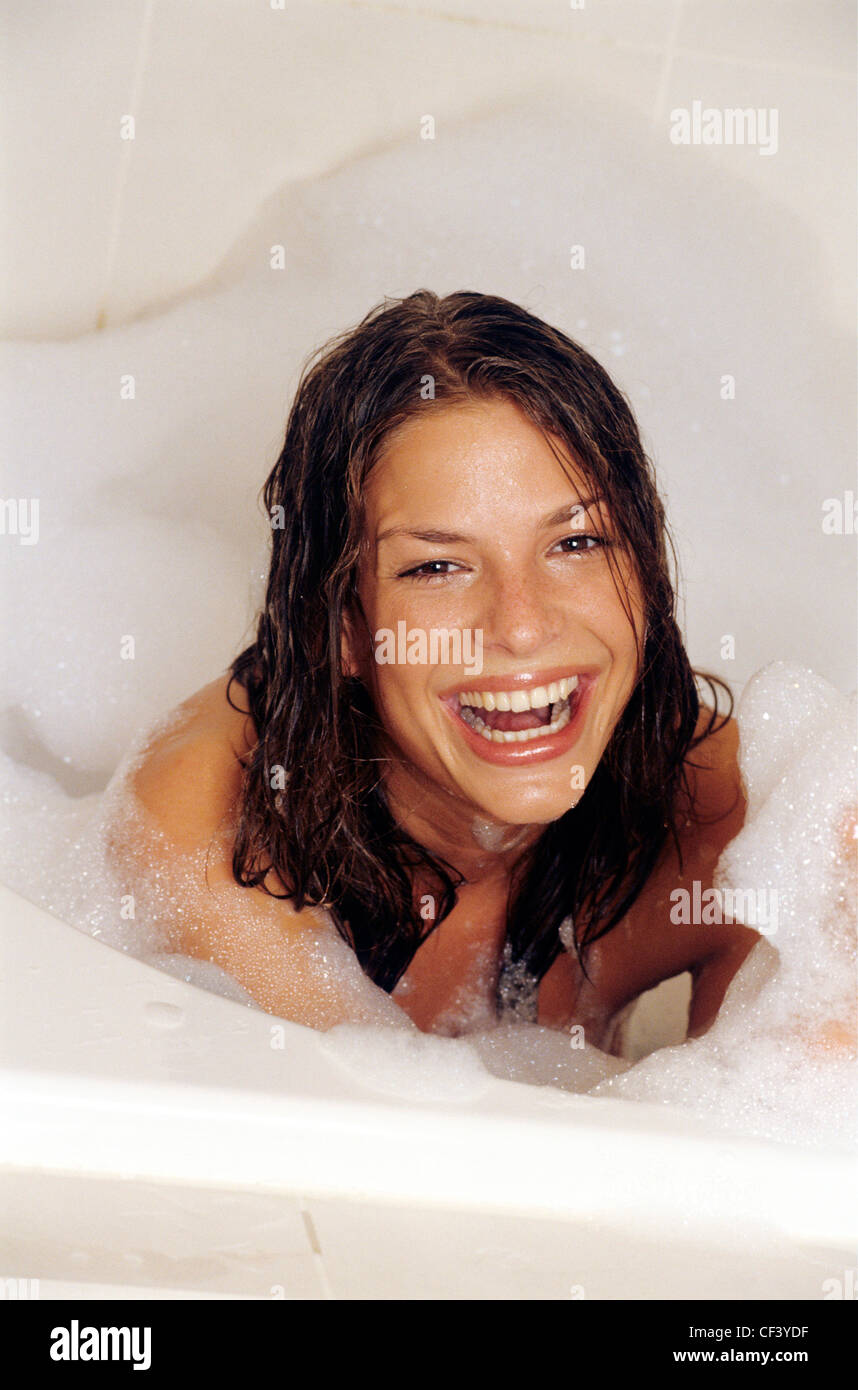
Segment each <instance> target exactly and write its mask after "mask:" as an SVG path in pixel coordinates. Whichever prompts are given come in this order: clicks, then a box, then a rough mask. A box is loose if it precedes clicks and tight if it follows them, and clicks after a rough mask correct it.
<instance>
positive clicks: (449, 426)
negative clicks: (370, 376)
mask: <svg viewBox="0 0 858 1390" xmlns="http://www.w3.org/2000/svg"><path fill="white" fill-rule="evenodd" d="M555 450H557V451H559V452H562V445H561V444H560V442H559V441H554V449H552V447H551V445H550V444H549V441H548V440H547V439H546V438H545V437H544V436H543V435H542V433H541V432H540V431H539V430H538V429H536V428H535V426H533V425H532V424H531V423H530V421H529V420H528V419H527V418H526V417H525V416H524V415H523V414H522V413H521V412H520V411H519V410H518V408H517V407H516V406H514V405H513V404H511V403H509V402H496V401H493V402H485V403H474V404H470V405H468V406H456V407H449V408H446V409H443V410H442V409H437V408H435V409H432V410H430V411H428V412H427V414H426V415H425V416H421V417H413V418H412V419H411V420H409V421H408V422H406V424H405V425H404V426H402V427H401V428H400V429H399V430H397V431H395V432H394V433H393V434H392V435H390V436H389V437H388V439H387V441H386V447H385V449H384V451H383V454H382V456H381V458H380V460H379V462H378V463H377V465H376V467H375V468H374V469H373V471H372V472H371V474H370V477H369V480H368V484H367V489H366V540H367V544H366V549H365V554H364V557H363V560H362V563H361V567H360V572H359V577H358V584H357V594H356V601H355V603H354V604H353V606H352V608H351V611H350V613H349V615H348V621H347V631H346V636H345V639H344V643H343V651H342V661H343V667H344V670H346V671H347V672H348V673H349V674H352V675H357V676H359V677H360V678H361V679H362V680H363V681H364V682H365V683H366V684H367V686H368V687H369V689H370V691H371V693H372V696H373V700H374V703H375V706H376V708H377V710H378V712H379V715H380V717H381V721H382V724H383V727H384V730H385V738H386V743H385V747H384V749H383V753H384V755H385V757H386V758H387V760H388V761H387V768H388V771H387V777H386V790H387V795H388V799H389V803H390V805H391V808H392V810H393V813H394V815H395V816H396V817H397V819H398V820H399V822H400V823H401V824H402V825H403V826H404V827H405V828H406V829H407V830H408V831H409V833H410V834H411V835H412V836H413V837H414V838H415V839H417V840H418V841H419V842H420V843H422V844H424V845H425V846H427V848H429V849H430V850H432V851H433V852H435V853H437V854H439V855H441V856H443V857H444V858H445V859H447V860H448V861H449V862H450V863H452V864H454V865H455V866H456V867H457V869H458V870H459V871H460V872H461V873H462V874H463V875H464V877H465V879H466V884H465V886H464V888H462V890H461V891H460V894H459V899H458V902H457V904H456V907H455V908H454V910H453V912H452V913H451V914H450V915H449V916H448V917H447V918H446V919H445V920H444V921H443V922H442V923H441V925H440V926H439V927H438V928H436V930H435V931H434V932H433V933H432V934H431V935H430V936H429V938H428V939H427V940H426V941H425V942H424V944H423V945H422V946H421V947H420V949H419V950H418V951H417V953H416V955H415V957H414V959H413V961H412V963H411V965H410V967H409V969H408V971H407V972H406V975H405V977H404V980H403V982H402V983H401V986H400V987H399V988H398V989H397V991H396V993H395V995H394V999H395V1000H396V1002H397V1003H398V1004H399V1006H400V1007H401V1008H402V1009H403V1010H405V1011H406V1012H407V1013H408V1014H409V1015H410V1017H411V1018H412V1019H413V1020H414V1022H415V1023H416V1024H417V1026H418V1027H419V1028H421V1029H424V1030H430V1029H432V1027H433V1026H434V1025H436V1024H437V1025H438V1026H439V1027H441V1028H442V1029H443V1030H444V1031H451V1032H455V1031H456V1026H455V1023H453V1024H450V1022H449V1020H450V1018H451V1016H452V1017H454V1016H455V1004H456V1001H457V999H458V998H459V997H460V995H461V993H462V991H463V990H465V991H468V990H470V992H471V994H472V995H473V996H479V997H482V996H485V1000H486V1003H487V1004H488V1001H489V999H490V997H491V996H492V995H493V990H494V985H493V980H494V977H495V976H496V972H497V966H498V963H499V958H500V951H501V947H502V943H503V937H504V927H505V913H506V905H507V897H508V890H509V876H510V872H511V869H512V866H513V864H514V863H515V861H516V859H517V857H518V856H519V855H520V854H521V853H522V851H523V850H525V849H526V848H527V846H528V845H529V844H531V843H533V842H535V840H536V839H538V837H539V834H540V832H541V829H542V828H543V827H544V826H545V825H546V824H548V823H549V822H551V821H553V820H555V819H557V818H558V817H559V816H561V815H563V814H564V813H565V812H566V811H568V810H569V809H570V807H572V806H574V805H575V803H576V802H577V801H578V799H579V798H580V796H581V794H582V791H581V784H582V782H583V784H584V785H586V782H587V781H588V780H589V778H590V777H591V776H592V774H593V772H594V770H595V768H596V766H597V765H598V762H599V760H600V758H601V756H602V754H603V752H604V750H605V747H606V746H607V743H608V741H609V739H610V736H611V732H612V730H613V728H614V726H615V724H616V722H617V720H618V719H619V718H620V715H621V714H622V711H623V709H624V707H625V704H626V702H627V701H628V698H629V696H630V694H631V692H632V690H633V688H634V684H635V680H636V674H637V661H638V655H637V651H638V646H637V639H638V638H639V636H640V633H641V629H642V602H641V595H640V589H639V585H638V581H637V579H636V576H635V572H634V566H633V564H632V562H631V559H630V557H629V556H628V555H626V553H625V552H624V551H623V549H622V547H621V546H620V545H619V538H618V535H617V533H616V532H615V530H614V528H613V525H612V519H611V517H610V516H609V515H608V513H607V511H606V508H605V506H604V504H603V503H601V502H600V501H599V500H598V499H596V498H593V497H592V496H591V489H589V488H588V485H587V483H586V481H585V480H584V478H583V477H582V476H581V475H580V473H579V472H578V471H577V470H576V469H575V466H574V462H573V460H571V459H569V458H568V457H566V459H565V465H566V466H565V468H564V467H563V466H561V463H560V462H559V460H558V457H557V453H556V452H555ZM400 622H405V624H406V625H407V629H409V630H414V629H422V630H424V631H427V632H429V631H431V630H433V629H434V630H437V629H446V630H451V629H459V630H461V629H471V630H473V631H479V632H480V633H481V634H482V672H481V673H480V674H479V675H474V674H467V673H466V672H465V670H464V668H463V667H462V666H453V665H436V666H431V665H428V664H424V665H412V664H407V663H404V664H397V663H381V664H380V663H379V662H378V661H376V660H375V656H374V652H375V636H376V634H378V633H379V632H380V631H382V630H393V631H396V629H397V624H398V623H400ZM575 675H577V677H578V689H577V690H576V691H575V692H574V694H573V696H572V697H571V700H570V707H571V712H572V718H571V719H570V721H569V723H568V724H567V725H566V727H565V728H563V729H561V730H559V731H558V732H556V733H549V734H545V735H543V734H542V733H540V734H539V736H538V737H535V738H528V739H527V740H526V741H518V740H516V741H514V742H503V743H500V744H499V743H497V742H496V741H491V742H489V741H488V740H486V739H484V738H482V737H481V736H480V735H478V734H477V733H475V732H474V730H473V728H471V727H469V726H468V724H467V723H466V722H465V721H464V720H463V719H462V717H461V714H460V712H459V711H460V708H461V706H460V702H459V701H458V699H457V695H458V692H460V691H461V692H474V691H477V692H483V691H488V692H499V691H504V692H514V691H520V690H524V691H529V690H533V689H534V688H537V687H547V686H548V685H549V684H550V683H552V682H558V681H559V680H560V679H561V678H562V677H563V676H575ZM225 686H226V682H225V681H218V682H215V683H214V684H213V685H212V686H209V687H207V688H206V690H204V691H202V692H200V694H199V695H198V696H196V697H194V699H193V700H192V701H189V702H188V703H187V706H186V713H185V722H184V723H182V724H180V726H179V728H178V730H177V731H174V733H173V734H172V735H171V738H170V740H169V742H168V743H165V744H163V746H159V745H158V744H155V745H153V746H152V748H151V749H150V751H149V754H148V756H147V759H146V760H145V761H144V763H143V765H142V767H141V769H140V770H139V772H138V773H137V776H136V789H137V791H138V793H139V795H140V796H141V798H142V799H143V800H144V802H145V803H146V805H147V806H148V807H149V809H150V810H151V811H152V812H153V813H154V814H155V816H156V817H157V818H158V820H159V822H160V824H161V825H162V826H163V827H164V828H165V830H166V831H167V834H168V836H169V835H171V834H172V835H173V836H174V837H176V839H177V842H178V841H179V840H181V841H182V842H183V843H185V844H189V843H199V842H201V841H202V839H203V838H204V837H205V834H206V830H207V827H211V826H212V825H213V824H220V823H221V821H222V819H223V816H224V815H226V814H228V812H229V809H230V806H231V805H232V803H233V802H234V799H235V797H236V795H237V791H238V775H239V774H238V766H237V756H238V755H239V754H240V753H242V752H243V751H244V750H245V749H246V748H247V747H249V746H250V745H251V744H252V742H253V739H254V730H253V729H252V726H251V723H250V720H249V718H245V717H243V716H242V715H241V714H238V713H236V712H235V711H232V710H230V709H229V707H228V706H227V704H226V700H225ZM239 693H240V692H239ZM233 694H234V698H235V695H236V690H235V687H233ZM484 717H487V716H484ZM491 717H492V718H493V719H494V718H495V716H491ZM703 717H704V716H702V718H703ZM507 722H510V721H507ZM512 722H514V723H524V724H525V725H530V726H533V727H535V725H536V724H538V723H539V716H531V717H530V718H528V717H527V716H525V717H524V719H523V720H522V719H517V720H514V721H512ZM736 743H737V740H736V729H735V725H734V723H733V721H730V724H729V725H728V726H727V727H726V728H725V729H724V730H723V731H722V732H721V733H720V734H718V735H716V736H713V737H711V738H709V739H708V740H707V741H706V743H705V744H704V745H702V746H701V747H699V748H698V749H697V750H695V753H694V755H693V756H694V762H695V763H697V764H699V767H698V768H695V769H693V770H692V771H691V778H692V783H693V788H694V793H695V805H694V806H693V807H692V806H689V807H688V808H687V811H688V814H687V815H684V816H683V831H682V842H683V852H684V872H682V873H680V870H679V865H678V862H677V860H676V856H675V850H674V849H673V848H672V847H666V849H665V851H664V853H663V854H662V858H661V860H660V861H659V864H658V865H657V866H656V869H655V870H654V872H653V874H652V875H651V877H650V879H649V881H648V883H647V885H646V887H645V889H644V891H643V892H642V894H641V895H640V897H639V898H638V900H637V902H636V903H635V905H634V908H633V909H632V911H631V912H630V913H629V914H628V916H627V917H626V918H625V919H624V921H623V922H621V923H620V924H619V926H617V927H616V928H615V929H614V930H613V931H612V932H611V933H610V934H609V935H608V936H607V937H605V938H604V939H603V941H601V942H599V943H597V944H596V946H595V947H594V949H593V952H592V955H591V957H590V961H589V969H590V975H591V980H590V982H587V981H585V980H584V979H583V977H582V975H581V972H580V970H579V968H578V967H577V964H576V963H575V962H574V960H573V958H571V957H570V956H568V955H566V954H565V953H562V954H561V956H560V957H558V959H557V961H556V962H555V963H554V965H553V966H552V967H551V969H550V970H549V971H548V972H547V974H546V975H545V977H544V979H543V981H542V983H541V986H540V990H539V1021H540V1022H541V1023H545V1024H547V1025H549V1026H553V1027H566V1026H568V1025H569V1024H571V1023H573V1022H577V1023H583V1024H584V1027H585V1030H586V1032H587V1036H588V1039H589V1040H590V1041H591V1042H593V1043H595V1044H596V1045H603V1046H604V1045H607V1044H609V1043H610V1038H611V1031H612V1025H613V1022H614V1020H615V1019H616V1018H617V1017H618V1015H619V1014H620V1012H621V1011H622V1010H623V1009H624V1007H625V1006H626V1005H627V1004H628V1003H629V1002H630V1001H631V1000H633V999H634V998H636V997H637V996H638V995H639V994H640V993H642V992H643V991H644V990H646V989H648V988H650V987H651V986H652V985H654V984H657V983H658V982H659V981H660V980H662V979H666V978H669V977H671V976H673V975H676V974H678V973H681V972H682V971H685V970H690V971H691V972H692V978H693V981H694V993H693V1000H692V1006H691V1011H690V1018H689V1031H690V1032H691V1033H695V1034H696V1033H700V1032H702V1031H705V1029H706V1027H708V1026H709V1024H710V1023H711V1022H712V1020H713V1019H714V1017H715V1015H716V1013H717V1010H718V1007H719V1006H720V1003H721V1000H722V998H723V995H724V992H725V991H726V988H727V985H728V984H729V981H730V979H731V978H732V976H733V974H734V973H735V971H736V970H737V969H738V968H739V965H740V964H741V962H742V960H744V958H745V956H746V955H747V953H748V951H749V950H750V949H751V947H752V946H753V945H754V944H755V942H756V940H757V939H758V937H757V934H756V933H755V932H753V931H752V930H750V929H748V928H745V927H741V926H738V925H730V924H724V925H722V926H718V927H712V926H708V927H693V926H684V927H681V928H680V927H677V926H676V925H674V924H672V923H671V922H670V920H669V894H670V891H671V889H672V888H675V887H677V886H685V885H688V884H690V883H691V882H692V881H693V880H694V879H699V880H701V882H702V885H703V887H704V889H705V888H706V887H707V886H709V885H710V884H711V876H712V871H713V870H714V867H715V864H716V862H717V859H718V857H719V855H720V853H721V850H722V849H723V847H724V845H725V844H726V843H727V842H728V841H729V840H730V839H732V838H733V836H734V835H735V834H736V833H737V832H738V830H739V829H740V827H741V824H742V821H743V819H744V800H743V798H742V793H741V787H740V783H739V777H738V770H737V765H736ZM189 757H192V759H193V764H194V770H195V772H194V786H195V787H196V788H197V789H198V790H193V789H189V787H188V785H187V784H186V783H185V784H183V785H180V782H179V780H178V779H179V778H180V775H181V774H180V766H181V763H182V760H183V759H187V758H189ZM201 763H203V764H205V765H206V766H207V767H210V770H211V775H210V776H207V777H205V776H204V777H203V778H202V779H201V778H200V772H199V769H200V765H201ZM573 769H576V770H577V771H576V774H575V777H574V779H573V775H572V772H573ZM202 788H205V790H203V789H202ZM227 859H228V857H225V858H224V862H223V864H222V866H221V869H222V872H223V875H224V881H225V882H226V881H228V878H229V874H230V870H229V865H228V862H227ZM243 891H244V892H245V893H246V894H247V896H248V898H249V899H253V898H255V897H258V896H264V895H260V894H259V893H258V890H243ZM277 911H278V913H279V914H280V915H279V918H278V925H277V930H279V931H281V932H284V933H286V934H289V935H290V937H291V938H294V936H295V934H296V932H299V931H300V921H301V914H296V913H295V912H294V911H293V910H291V909H290V907H289V905H288V904H281V905H279V907H278V909H277ZM276 947H277V943H276V931H275V935H274V936H272V938H271V940H270V942H269V945H268V948H267V949H268V953H269V957H270V955H271V953H272V952H274V953H275V954H276ZM186 949H188V952H189V953H190V954H200V955H204V956H205V957H206V958H209V959H217V960H218V962H219V963H221V964H223V965H224V968H227V969H229V970H230V971H231V972H232V973H233V974H235V975H236V976H237V978H239V979H240V980H241V981H242V983H245V985H246V987H247V988H248V989H249V990H250V991H251V993H254V992H255V994H256V997H257V998H258V999H259V1002H260V1003H261V1004H262V1005H263V1007H266V1008H270V1009H271V1011H272V1012H278V1011H279V1010H278V1002H277V1001H278V996H277V989H276V985H274V986H272V985H271V984H270V982H269V981H268V977H267V976H266V983H265V987H264V989H263V988H262V987H261V985H260V986H258V987H256V989H254V984H253V983H252V981H253V980H255V979H257V975H255V974H254V971H253V969H252V968H251V967H250V966H249V965H248V962H247V961H243V959H242V951H241V949H239V948H237V947H236V946H235V944H234V943H232V944H230V946H229V949H228V950H227V948H226V946H225V945H224V944H223V943H220V942H219V940H218V932H217V925H216V923H215V922H213V923H212V924H211V926H210V927H209V928H207V929H206V930H205V931H202V932H198V933H197V934H196V936H195V937H194V940H193V941H190V942H188V943H186ZM254 949H256V950H257V952H258V951H259V950H260V949H261V948H260V946H259V943H257V944H256V947H255V948H254ZM285 968H287V967H286V965H284V969H285ZM248 981H251V983H248ZM263 995H264V997H263ZM451 1011H452V1012H451ZM287 1016H290V1017H294V1016H295V1011H294V1006H293V1005H291V1004H290V1012H289V1013H288V1014H287ZM347 1017H348V1008H347V1005H344V1012H343V1014H342V1017H337V1016H332V1018H331V1022H332V1023H334V1022H339V1021H343V1020H344V1019H345V1018H347ZM298 1021H302V1020H301V1018H300V1017H299V1018H298Z"/></svg>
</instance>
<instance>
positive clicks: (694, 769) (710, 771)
mask: <svg viewBox="0 0 858 1390" xmlns="http://www.w3.org/2000/svg"><path fill="white" fill-rule="evenodd" d="M712 713H713V712H712V710H710V709H709V708H708V707H705V706H704V707H703V708H702V709H701V711H700V715H699V718H698V721H697V729H696V731H695V738H696V739H700V742H699V743H696V744H695V746H694V747H693V748H692V749H691V750H690V751H689V752H688V754H687V755H686V759H685V771H686V775H687V779H688V787H689V791H690V794H691V802H690V804H689V805H686V806H685V807H684V810H685V820H686V822H690V825H688V824H686V826H685V829H686V830H688V829H692V828H693V827H694V826H697V827H699V828H701V829H702V828H704V827H708V828H710V830H711V834H710V835H709V836H708V837H707V838H709V839H712V838H713V837H714V839H715V840H716V841H718V842H719V843H720V844H721V848H723V847H724V845H726V844H727V843H728V842H729V841H730V840H732V839H733V837H734V836H735V835H737V834H738V832H739V830H740V829H741V827H742V825H743V823H744V819H745V809H746V807H745V795H744V792H743V789H742V778H741V775H740V772H739V726H738V724H737V723H736V720H735V719H733V718H729V719H723V720H722V719H719V720H718V721H717V722H716V723H715V725H714V728H713V730H712V732H711V733H707V729H708V728H709V726H710V723H711V720H712ZM688 838H689V839H690V841H691V845H692V846H693V843H694V840H695V838H696V834H694V833H693V834H692V835H691V836H690V837H688ZM719 853H720V850H719Z"/></svg>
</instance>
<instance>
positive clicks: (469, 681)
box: [438, 665, 599, 700]
mask: <svg viewBox="0 0 858 1390" xmlns="http://www.w3.org/2000/svg"><path fill="white" fill-rule="evenodd" d="M598 674H599V667H598V666H574V665H569V666H552V667H550V668H549V669H547V670H544V671H518V672H516V673H515V674H514V675H512V674H510V675H508V676H482V675H480V676H468V675H463V676H462V678H461V679H460V680H458V681H457V682H456V684H455V685H448V686H446V687H445V688H444V689H443V690H439V692H438V694H439V696H440V698H441V699H442V700H448V699H450V698H451V697H452V696H454V695H458V694H459V692H460V691H465V690H477V691H484V690H487V691H490V692H491V693H492V694H494V693H495V692H496V691H499V690H530V689H536V688H537V687H538V686H547V685H552V684H553V683H554V682H555V681H560V680H563V678H564V676H578V677H579V679H581V680H587V679H588V677H593V678H595V677H596V676H598Z"/></svg>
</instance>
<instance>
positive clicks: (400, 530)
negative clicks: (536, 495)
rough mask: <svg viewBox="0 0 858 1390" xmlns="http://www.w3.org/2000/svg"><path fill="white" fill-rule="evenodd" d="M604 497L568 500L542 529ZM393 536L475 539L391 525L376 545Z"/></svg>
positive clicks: (440, 541)
mask: <svg viewBox="0 0 858 1390" xmlns="http://www.w3.org/2000/svg"><path fill="white" fill-rule="evenodd" d="M603 500H604V499H603V498H602V497H601V496H599V497H585V498H582V499H581V501H580V502H566V503H565V504H564V505H563V506H562V507H558V508H557V510H556V511H555V512H552V513H551V515H550V516H547V517H545V518H544V519H543V521H542V522H541V523H540V530H544V531H549V530H551V528H552V527H553V526H562V525H563V523H564V521H571V520H572V514H573V513H574V512H578V511H585V512H586V511H588V510H589V509H590V507H593V506H595V504H596V503H597V502H602V501H603ZM393 536H412V537H413V538H414V539H415V540H418V541H427V542H428V543H429V544H430V545H456V544H460V543H462V542H468V541H473V539H474V537H473V536H463V535H462V534H461V533H460V532H458V531H438V530H435V529H434V528H429V529H426V530H423V529H417V530H412V529H411V528H410V527H408V526H391V527H390V528H389V529H388V530H387V531H382V532H381V534H380V535H378V536H376V541H375V543H376V545H380V544H381V542H382V541H386V540H390V538H391V537H393Z"/></svg>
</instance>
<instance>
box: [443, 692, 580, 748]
mask: <svg viewBox="0 0 858 1390" xmlns="http://www.w3.org/2000/svg"><path fill="white" fill-rule="evenodd" d="M580 698H581V685H580V681H579V679H578V677H577V676H565V677H564V678H563V679H562V680H559V681H552V682H551V684H550V685H547V686H536V687H534V688H532V689H530V690H510V691H479V690H463V691H460V692H459V695H458V696H457V699H458V709H457V713H458V715H459V718H460V719H461V720H462V721H463V722H464V723H465V724H467V725H468V727H469V728H470V729H473V730H474V732H475V733H477V734H479V736H480V737H481V738H483V739H485V740H486V742H487V743H529V742H531V741H532V740H534V739H545V738H549V737H551V735H552V734H558V733H560V731H561V730H562V729H564V728H565V727H566V725H567V724H568V723H569V721H570V719H571V718H572V716H573V714H574V713H575V709H576V708H577V704H578V701H579V700H580Z"/></svg>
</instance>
